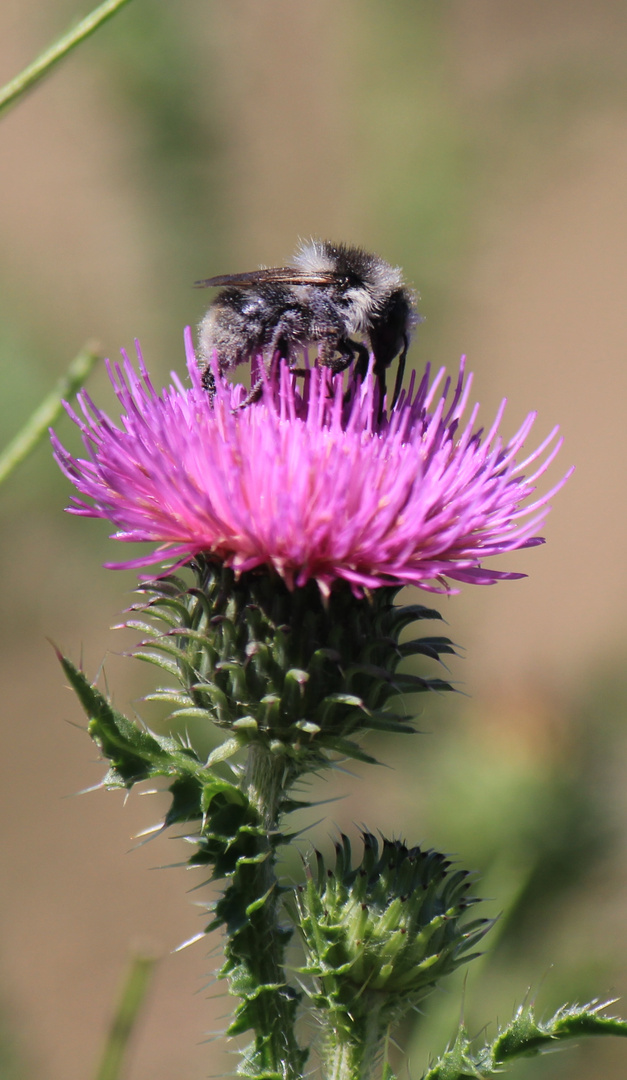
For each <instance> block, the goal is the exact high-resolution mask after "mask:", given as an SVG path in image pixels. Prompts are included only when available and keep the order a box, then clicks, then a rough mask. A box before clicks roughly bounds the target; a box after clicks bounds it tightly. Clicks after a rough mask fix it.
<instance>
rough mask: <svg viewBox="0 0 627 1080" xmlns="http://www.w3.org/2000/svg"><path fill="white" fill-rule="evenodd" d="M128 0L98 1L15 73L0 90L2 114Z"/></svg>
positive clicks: (0, 111) (0, 109) (0, 110)
mask: <svg viewBox="0 0 627 1080" xmlns="http://www.w3.org/2000/svg"><path fill="white" fill-rule="evenodd" d="M128 3H130V0H104V3H102V4H99V5H98V7H97V8H94V10H93V11H92V12H91V13H90V14H89V15H86V16H85V18H84V19H81V21H80V22H79V23H77V24H76V26H73V27H72V28H71V29H70V30H68V31H67V32H66V33H65V34H63V35H62V36H61V37H60V38H59V39H58V41H55V43H54V44H53V45H51V46H50V47H49V48H47V49H45V50H44V51H43V52H42V53H41V55H40V56H38V57H37V59H36V60H34V61H33V63H32V64H29V65H28V67H26V68H24V70H23V71H21V72H20V74H19V75H16V76H15V78H14V79H11V81H10V82H8V83H7V84H6V85H5V86H4V87H3V88H2V89H1V90H0V113H2V111H3V110H4V109H8V108H9V107H10V106H11V105H13V104H15V102H16V101H17V100H18V98H20V97H21V96H22V94H25V93H26V91H27V90H30V89H31V87H32V86H34V85H35V83H38V82H39V80H40V79H43V78H44V76H45V75H47V74H48V72H49V71H51V70H52V68H53V67H55V65H56V64H58V63H59V61H60V60H63V58H64V57H65V56H67V55H68V53H70V52H71V51H72V49H74V48H76V46H77V45H80V43H81V41H84V40H85V38H88V37H89V36H90V35H91V34H93V33H94V31H95V30H97V29H98V27H99V26H101V25H102V24H103V23H104V22H106V21H107V19H110V18H111V17H112V15H115V14H116V12H117V11H119V10H120V8H123V7H124V6H125V5H126V4H128Z"/></svg>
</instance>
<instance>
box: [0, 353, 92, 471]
mask: <svg viewBox="0 0 627 1080" xmlns="http://www.w3.org/2000/svg"><path fill="white" fill-rule="evenodd" d="M100 359H101V354H100V352H99V351H98V349H97V347H96V346H95V345H94V344H93V343H91V342H90V343H88V344H87V345H86V346H85V348H84V349H82V350H81V352H80V353H79V354H78V356H77V357H76V358H75V359H74V360H73V361H72V363H71V364H70V366H69V368H68V369H67V371H66V373H65V375H63V376H62V377H61V378H60V379H59V381H58V383H57V385H56V386H55V388H54V390H53V391H52V392H51V393H50V394H48V396H47V397H45V398H44V400H43V401H42V403H41V405H40V406H39V407H38V408H37V409H35V412H34V413H33V414H32V416H31V417H30V419H29V420H27V422H26V424H25V425H24V427H23V428H22V430H21V431H18V433H17V435H16V436H15V438H14V439H12V440H11V442H10V443H9V445H8V446H7V447H6V449H5V450H3V452H2V453H1V454H0V484H1V483H2V482H3V480H6V478H7V476H9V475H10V474H11V473H12V472H13V470H14V469H15V468H17V466H18V465H19V464H20V463H21V462H22V461H24V459H25V458H27V457H28V455H29V454H30V453H31V451H32V450H33V449H34V448H35V447H36V446H37V443H39V442H40V441H41V440H42V439H43V438H44V437H45V436H46V435H47V434H48V428H49V427H50V426H51V424H54V423H55V421H56V420H58V418H59V416H60V415H61V413H62V411H63V402H64V401H67V400H68V399H69V398H72V397H74V395H75V394H76V393H78V391H79V390H80V388H81V386H83V384H84V383H85V381H86V380H87V378H88V376H89V374H90V372H91V370H92V368H93V367H94V364H95V363H96V362H97V361H98V360H100Z"/></svg>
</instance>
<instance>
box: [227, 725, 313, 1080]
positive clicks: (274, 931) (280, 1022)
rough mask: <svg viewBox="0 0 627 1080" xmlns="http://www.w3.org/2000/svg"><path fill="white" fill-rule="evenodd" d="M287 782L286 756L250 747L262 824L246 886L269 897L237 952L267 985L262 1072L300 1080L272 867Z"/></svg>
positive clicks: (252, 795) (261, 1012)
mask: <svg viewBox="0 0 627 1080" xmlns="http://www.w3.org/2000/svg"><path fill="white" fill-rule="evenodd" d="M288 783H289V774H288V772H287V771H286V766H285V758H284V757H283V756H282V755H278V756H276V755H274V754H272V753H270V752H269V751H268V749H267V748H266V747H265V746H262V745H260V744H254V743H253V744H252V745H251V747H250V748H249V753H248V761H247V767H246V775H245V780H244V786H245V790H246V795H247V797H248V799H249V802H250V805H251V806H252V807H253V808H254V809H255V810H256V811H257V814H258V815H259V820H260V823H261V824H262V828H263V835H262V836H261V837H259V839H258V850H257V855H258V857H260V858H259V861H255V862H254V863H252V864H251V865H250V867H249V870H250V877H249V882H248V888H247V891H248V892H249V895H250V896H251V898H253V899H257V898H260V897H267V899H266V900H265V902H264V903H263V904H261V906H259V907H258V908H257V910H255V911H254V912H253V913H252V914H251V916H250V924H249V932H248V933H244V934H242V935H240V941H239V942H238V952H239V954H240V961H242V962H243V963H244V964H245V965H246V966H247V967H248V970H249V972H250V974H251V976H252V977H253V979H254V981H255V982H256V984H257V986H259V987H268V990H267V991H266V992H262V993H260V994H259V996H258V998H257V1000H256V1004H255V1012H256V1016H255V1024H254V1027H255V1035H256V1039H255V1057H256V1060H257V1067H259V1066H261V1069H262V1071H267V1072H268V1073H270V1074H275V1075H279V1076H281V1077H283V1078H284V1080H300V1078H301V1076H302V1065H303V1061H304V1055H303V1052H302V1050H301V1049H300V1047H299V1045H298V1042H297V1040H296V1037H295V1034H294V1018H295V1012H296V998H295V995H294V993H293V992H292V991H291V990H290V988H289V987H288V986H287V983H286V977H285V970H284V967H283V954H284V951H285V944H286V938H287V936H288V935H286V932H285V930H283V929H282V928H281V926H280V923H279V895H278V891H279V890H278V882H277V878H276V875H275V871H274V865H275V848H276V843H275V839H276V836H277V834H278V827H279V816H280V803H281V799H282V798H283V795H284V792H285V789H286V787H287V786H288Z"/></svg>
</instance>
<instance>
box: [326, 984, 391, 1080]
mask: <svg viewBox="0 0 627 1080" xmlns="http://www.w3.org/2000/svg"><path fill="white" fill-rule="evenodd" d="M379 1011H380V1009H379V1008H378V1007H377V1003H376V1000H373V1003H372V1009H371V1010H368V1014H367V1018H366V1019H365V1020H364V1021H362V1022H361V1023H358V1024H355V1025H354V1026H352V1027H351V1029H350V1030H348V1029H347V1028H346V1026H345V1025H346V1017H345V1015H343V1016H342V1022H341V1023H339V1024H336V1025H333V1023H332V1019H331V1017H329V1020H330V1021H331V1022H330V1024H329V1028H328V1030H327V1042H326V1044H327V1052H326V1055H325V1056H326V1080H368V1078H369V1077H370V1075H371V1074H372V1071H373V1069H374V1066H375V1065H376V1063H377V1061H378V1053H379V1049H380V1043H381V1030H380V1023H379ZM326 1019H327V1018H326V1016H325V1017H324V1020H325V1022H326Z"/></svg>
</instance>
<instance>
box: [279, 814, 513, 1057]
mask: <svg viewBox="0 0 627 1080" xmlns="http://www.w3.org/2000/svg"><path fill="white" fill-rule="evenodd" d="M362 840H363V845H364V852H363V857H362V860H361V862H360V863H359V864H358V865H357V866H353V865H352V858H351V848H350V842H349V840H348V838H347V837H346V836H343V837H342V841H341V843H338V844H337V845H336V859H335V867H334V869H333V870H329V869H327V868H326V867H325V865H324V862H323V860H322V857H321V856H320V855H317V859H316V865H315V866H314V867H313V868H312V867H308V870H307V883H306V885H303V886H301V889H300V890H299V891H298V893H297V906H298V917H299V924H300V930H301V933H302V937H303V939H304V942H305V949H306V955H307V960H306V963H305V965H304V967H303V969H302V971H303V972H304V973H306V974H308V975H309V976H311V977H313V981H314V987H315V989H314V991H313V993H312V998H313V1001H314V1004H315V1005H316V1006H317V1007H318V1008H319V1010H320V1012H321V1014H322V1016H321V1019H322V1022H323V1023H324V1024H325V1026H327V1025H328V1029H329V1033H328V1043H329V1048H330V1049H331V1050H332V1052H333V1053H337V1052H338V1046H341V1045H343V1046H344V1050H346V1046H347V1045H348V1046H352V1048H353V1050H354V1051H355V1052H357V1050H358V1048H359V1047H363V1046H364V1045H366V1044H367V1045H369V1047H370V1052H371V1053H372V1052H376V1045H377V1044H378V1043H379V1042H380V1040H381V1038H382V1037H383V1035H384V1034H385V1031H386V1029H387V1028H388V1027H389V1025H390V1023H394V1022H396V1021H398V1020H399V1019H400V1017H401V1016H402V1015H403V1013H404V1012H406V1011H407V1009H409V1008H410V1007H411V1006H412V1005H415V1004H416V1003H417V1002H418V1001H420V1000H421V999H422V998H423V997H424V996H425V995H426V994H427V993H428V992H429V991H430V990H431V989H432V988H433V987H434V986H435V984H436V983H437V982H438V981H439V979H441V978H442V977H443V976H445V975H448V974H450V973H451V972H453V971H455V969H456V968H457V967H459V966H460V964H463V963H466V962H467V961H469V960H472V959H473V958H474V957H475V956H477V955H478V953H476V952H472V951H471V950H472V949H473V947H474V946H475V945H476V944H477V942H478V941H479V940H480V939H481V938H482V937H483V935H484V934H485V933H486V931H487V930H488V929H489V927H490V925H491V920H489V919H475V920H469V921H468V920H465V916H466V913H467V911H468V909H469V908H470V907H471V906H472V905H473V904H475V903H477V899H476V898H473V897H471V896H469V895H468V892H469V889H470V884H471V882H470V875H469V873H468V871H466V870H455V869H453V868H452V865H451V863H450V861H449V860H448V859H447V858H446V856H444V855H441V854H440V853H439V852H436V851H433V850H422V849H421V848H420V847H412V848H408V847H407V846H406V845H405V844H404V843H402V841H400V840H386V839H383V840H382V843H379V841H378V840H377V839H376V837H374V836H373V835H372V833H369V832H364V833H363V834H362ZM359 1052H361V1051H359ZM349 1071H350V1070H349Z"/></svg>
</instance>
